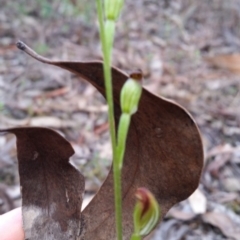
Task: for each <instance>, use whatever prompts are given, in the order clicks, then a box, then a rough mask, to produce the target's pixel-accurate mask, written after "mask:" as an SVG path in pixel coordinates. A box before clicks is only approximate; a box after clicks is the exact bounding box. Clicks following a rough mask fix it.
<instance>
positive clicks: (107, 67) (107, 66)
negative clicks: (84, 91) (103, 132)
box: [97, 0, 116, 159]
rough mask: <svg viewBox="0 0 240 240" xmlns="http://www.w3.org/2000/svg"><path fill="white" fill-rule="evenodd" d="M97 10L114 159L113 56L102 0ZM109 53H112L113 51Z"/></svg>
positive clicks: (99, 0)
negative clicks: (109, 46) (107, 38)
mask: <svg viewBox="0 0 240 240" xmlns="http://www.w3.org/2000/svg"><path fill="white" fill-rule="evenodd" d="M97 10H98V21H99V26H100V39H101V43H102V50H103V60H104V61H103V68H104V81H105V88H106V98H107V103H108V120H109V128H110V135H111V141H112V151H113V159H114V157H115V149H116V132H115V120H114V108H113V91H112V74H111V56H109V55H110V54H108V49H107V48H106V39H105V31H104V21H103V9H102V2H101V0H97ZM109 53H111V51H110V52H109Z"/></svg>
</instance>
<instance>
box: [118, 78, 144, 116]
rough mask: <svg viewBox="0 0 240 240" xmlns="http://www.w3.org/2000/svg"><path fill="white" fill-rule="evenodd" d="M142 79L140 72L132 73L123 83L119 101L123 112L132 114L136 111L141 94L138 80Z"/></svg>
mask: <svg viewBox="0 0 240 240" xmlns="http://www.w3.org/2000/svg"><path fill="white" fill-rule="evenodd" d="M141 79H142V73H133V74H131V75H130V78H129V79H128V80H127V81H126V82H125V83H124V85H123V87H122V90H121V96H120V102H121V109H122V112H123V113H127V114H130V115H132V114H134V113H136V112H137V109H138V103H139V100H140V97H141V94H142V85H141V83H140V80H141Z"/></svg>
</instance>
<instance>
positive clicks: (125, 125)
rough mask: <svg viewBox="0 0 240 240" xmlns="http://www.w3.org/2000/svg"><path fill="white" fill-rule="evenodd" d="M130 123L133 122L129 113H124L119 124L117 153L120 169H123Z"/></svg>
mask: <svg viewBox="0 0 240 240" xmlns="http://www.w3.org/2000/svg"><path fill="white" fill-rule="evenodd" d="M130 121H131V115H130V114H128V113H122V115H121V117H120V121H119V124H118V138H117V151H116V157H117V162H118V165H119V167H120V169H122V164H123V158H124V153H125V149H126V140H127V134H128V129H129V126H130Z"/></svg>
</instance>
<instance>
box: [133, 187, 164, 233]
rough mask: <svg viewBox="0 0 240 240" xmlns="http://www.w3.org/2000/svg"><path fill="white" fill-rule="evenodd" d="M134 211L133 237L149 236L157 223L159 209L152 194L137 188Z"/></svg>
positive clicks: (144, 189)
mask: <svg viewBox="0 0 240 240" xmlns="http://www.w3.org/2000/svg"><path fill="white" fill-rule="evenodd" d="M136 197H137V203H136V205H135V209H134V228H135V229H134V231H135V232H134V235H139V236H144V235H147V234H149V233H150V232H151V231H152V230H153V228H154V227H155V226H156V224H157V223H158V221H159V217H160V208H159V205H158V202H157V200H156V199H155V197H154V196H153V194H152V193H151V192H150V191H149V190H148V189H146V188H138V189H137V192H136Z"/></svg>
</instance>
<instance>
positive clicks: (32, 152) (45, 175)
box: [0, 127, 84, 240]
mask: <svg viewBox="0 0 240 240" xmlns="http://www.w3.org/2000/svg"><path fill="white" fill-rule="evenodd" d="M1 132H8V133H13V134H15V135H16V137H17V154H18V163H19V175H20V185H21V190H22V206H23V208H22V209H23V211H22V212H23V223H24V231H25V238H26V239H29V240H33V239H34V240H45V239H62V240H69V239H76V236H79V234H80V232H81V205H82V199H83V192H84V177H83V176H82V175H81V174H80V173H79V172H78V171H77V170H76V169H75V168H74V167H73V166H72V165H71V164H69V157H71V156H72V155H73V153H74V150H73V148H72V146H71V145H70V143H69V142H68V141H66V140H65V139H64V138H63V137H62V136H60V135H59V134H58V133H56V132H54V131H53V130H50V129H46V128H37V127H34V128H12V129H5V130H0V133H1Z"/></svg>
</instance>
